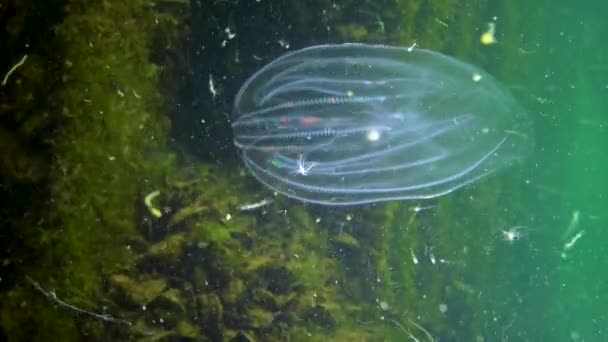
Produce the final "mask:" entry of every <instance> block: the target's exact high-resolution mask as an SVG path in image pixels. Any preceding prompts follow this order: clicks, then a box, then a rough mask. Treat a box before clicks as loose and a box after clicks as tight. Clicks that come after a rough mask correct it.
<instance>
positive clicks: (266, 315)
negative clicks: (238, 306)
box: [243, 307, 274, 329]
mask: <svg viewBox="0 0 608 342" xmlns="http://www.w3.org/2000/svg"><path fill="white" fill-rule="evenodd" d="M243 319H244V320H245V324H246V325H247V326H248V327H251V328H254V329H259V328H263V327H267V326H269V325H270V324H271V323H272V320H273V319H274V315H273V314H272V312H270V311H268V310H264V309H262V308H259V307H253V308H251V309H249V310H247V312H246V313H245V316H244V317H243Z"/></svg>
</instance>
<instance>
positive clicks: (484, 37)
mask: <svg viewBox="0 0 608 342" xmlns="http://www.w3.org/2000/svg"><path fill="white" fill-rule="evenodd" d="M495 34H496V23H494V22H489V23H488V26H487V29H486V31H485V32H484V33H482V34H481V37H479V41H480V42H481V44H483V45H492V44H496V37H495V36H494V35H495Z"/></svg>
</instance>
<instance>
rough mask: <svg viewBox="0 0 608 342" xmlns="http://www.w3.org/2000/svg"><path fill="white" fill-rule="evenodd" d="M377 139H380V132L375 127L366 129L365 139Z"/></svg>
mask: <svg viewBox="0 0 608 342" xmlns="http://www.w3.org/2000/svg"><path fill="white" fill-rule="evenodd" d="M379 139H380V132H379V131H378V130H377V129H375V128H371V129H370V130H369V131H367V140H369V141H378V140H379Z"/></svg>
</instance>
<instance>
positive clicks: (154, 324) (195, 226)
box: [1, 0, 508, 341]
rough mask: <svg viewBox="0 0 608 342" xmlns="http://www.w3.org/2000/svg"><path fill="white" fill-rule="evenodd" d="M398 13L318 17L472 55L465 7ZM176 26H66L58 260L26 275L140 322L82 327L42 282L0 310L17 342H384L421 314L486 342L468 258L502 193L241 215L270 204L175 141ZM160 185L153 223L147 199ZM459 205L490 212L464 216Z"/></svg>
mask: <svg viewBox="0 0 608 342" xmlns="http://www.w3.org/2000/svg"><path fill="white" fill-rule="evenodd" d="M396 3H397V6H396V9H395V8H391V9H385V8H381V9H380V8H378V7H377V5H374V6H376V7H372V9H376V10H379V12H378V13H380V14H381V16H382V18H381V19H382V27H380V22H378V21H377V19H378V18H375V16H372V18H371V19H373V21H370V22H369V23H366V24H364V25H362V24H358V23H352V22H350V23H349V22H348V20H345V19H344V18H340V16H339V15H338V14H337V12H335V13H333V14H332V17H331V18H330V19H324V20H336V21H341V22H340V23H337V24H336V25H335V26H334V29H335V30H336V35H337V36H339V37H341V38H342V39H346V40H360V41H369V40H372V41H376V42H391V43H399V44H401V45H404V46H411V45H412V44H413V43H414V42H416V43H417V44H418V46H421V47H424V48H432V49H447V50H450V51H453V52H454V53H455V54H456V55H459V56H470V55H472V54H474V52H471V51H477V48H476V45H475V44H476V43H475V42H476V40H477V39H478V31H476V28H477V27H479V26H480V23H477V22H473V21H472V20H473V19H471V18H478V17H479V16H478V15H477V14H476V13H472V12H471V11H469V12H468V14H467V15H462V13H463V11H462V10H459V8H460V7H461V6H462V4H458V3H456V2H454V1H448V0H446V1H422V0H419V1H397V2H396ZM165 5H167V4H165ZM174 5H178V6H183V4H181V5H180V4H179V3H178V4H171V5H170V6H174ZM345 7H346V9H345V10H353V9H352V8H348V6H345ZM180 8H182V7H180ZM345 13H348V11H346V12H345ZM344 15H345V16H346V14H344ZM338 18H340V20H338ZM294 20H295V19H294ZM180 24H181V22H180V20H179V19H178V18H174V17H173V16H171V15H167V14H166V13H159V12H158V8H157V7H156V6H155V5H154V4H152V3H150V2H147V1H137V0H136V1H123V2H114V1H104V2H100V3H95V4H89V3H87V2H81V1H71V2H69V3H67V4H66V6H65V20H63V21H62V22H61V24H59V25H57V26H56V29H55V33H56V35H57V39H58V40H59V41H60V45H61V54H62V56H61V65H62V74H61V84H62V87H61V89H62V90H61V92H59V94H57V96H58V98H60V99H61V111H60V113H61V114H60V115H61V120H60V125H58V129H57V131H56V134H54V136H53V141H52V145H53V158H52V160H53V161H54V162H53V165H52V167H51V170H50V173H49V175H50V176H49V184H50V185H49V188H50V190H49V191H50V194H49V198H50V201H49V208H48V210H49V212H50V214H49V216H48V217H45V220H46V221H45V225H44V227H45V228H44V231H45V234H50V236H49V237H48V238H47V239H45V240H44V242H43V243H42V244H43V246H42V247H44V248H46V249H47V250H48V252H47V253H48V255H47V257H48V259H45V260H47V262H49V264H53V265H55V267H54V268H51V269H46V270H40V269H37V268H36V267H32V269H31V270H28V272H35V274H36V276H37V277H38V276H40V277H41V279H40V280H41V282H42V283H43V284H45V285H46V286H49V287H51V288H55V289H57V290H58V291H57V294H58V296H59V297H61V298H64V299H65V300H66V301H68V302H73V303H75V304H77V305H78V306H82V307H84V308H86V309H87V310H91V311H97V310H96V309H98V308H100V307H101V306H102V305H108V306H109V308H110V311H111V314H112V315H116V316H118V317H123V318H125V319H128V320H130V321H132V322H133V326H132V327H131V328H127V327H120V328H107V327H106V328H107V329H108V331H103V330H102V329H103V328H104V326H103V325H101V324H99V323H98V322H97V321H95V320H90V321H86V322H85V323H84V324H78V322H77V321H75V320H73V318H74V315H73V312H69V311H68V310H65V311H61V313H60V314H59V315H57V312H58V311H60V309H57V308H54V307H52V303H51V302H49V300H48V299H47V298H44V297H40V298H37V299H34V300H33V301H24V300H23V298H28V297H30V296H28V295H27V294H24V293H27V291H31V290H32V289H31V288H28V287H27V286H25V287H20V288H17V289H15V290H14V291H12V292H11V293H10V294H9V298H10V300H9V301H10V302H11V304H10V305H11V308H12V310H15V311H16V310H20V312H21V315H20V316H18V317H14V316H13V317H10V316H9V315H8V314H7V312H8V311H6V310H2V316H1V317H2V318H1V320H2V322H3V323H2V324H3V328H4V330H5V331H6V332H8V333H10V335H11V336H12V337H13V339H14V340H19V339H22V338H20V337H21V335H20V334H21V333H20V332H19V326H20V325H21V324H24V322H28V320H29V319H31V317H35V319H34V322H35V325H37V326H38V327H39V329H40V331H41V332H40V333H39V334H40V335H36V336H39V337H41V338H42V337H43V336H45V334H48V335H47V336H55V337H57V336H62V337H63V336H65V338H63V340H70V339H76V338H75V337H74V336H78V334H79V333H82V332H83V331H85V332H86V333H88V334H91V335H94V336H104V335H106V336H107V335H109V334H110V333H115V334H119V335H120V336H123V337H124V338H125V339H127V338H150V339H159V340H162V339H168V338H180V337H182V338H183V337H188V338H200V337H201V336H205V338H208V339H210V340H229V339H231V338H234V339H237V340H256V339H257V340H281V339H283V340H284V339H287V338H289V339H290V340H295V341H298V340H302V341H315V340H319V341H321V340H323V341H326V340H336V341H343V340H349V339H350V340H370V341H373V340H378V339H379V338H378V336H385V337H386V338H392V339H393V340H398V339H403V338H404V337H406V336H405V335H404V331H403V330H402V329H401V328H400V326H407V324H408V320H412V321H415V322H419V323H420V324H421V325H422V326H424V327H427V328H429V330H431V331H432V332H433V334H437V335H441V336H450V337H463V336H466V338H468V339H469V340H470V339H471V337H472V336H475V335H476V334H477V333H478V331H480V330H481V329H482V328H481V326H480V324H481V323H480V322H479V321H476V320H475V318H474V312H476V309H477V307H478V305H479V304H478V303H477V301H476V299H475V298H476V296H477V295H478V292H477V290H476V288H475V284H476V283H478V282H479V279H480V278H481V277H482V276H484V275H485V276H486V277H490V276H491V275H492V274H493V273H492V270H489V269H488V268H487V267H488V266H483V265H484V263H483V262H481V260H483V258H484V257H485V256H486V255H487V253H488V252H487V251H486V250H485V249H483V248H469V250H468V251H466V252H463V251H462V250H461V249H462V246H467V245H470V243H471V241H483V243H482V244H483V245H485V246H491V245H492V242H493V239H494V240H495V236H494V235H492V231H491V230H488V226H490V225H492V224H496V223H495V222H496V221H494V220H492V219H491V218H494V217H503V216H501V212H500V206H501V205H500V198H501V196H504V192H507V191H508V190H505V189H501V190H500V191H499V190H497V182H494V181H489V182H485V183H483V184H481V185H480V186H479V187H478V189H477V190H475V191H473V192H468V191H467V192H465V193H462V194H457V195H455V196H450V197H446V198H442V199H440V200H439V201H438V202H437V203H431V204H430V205H431V206H433V208H432V211H421V212H417V211H415V210H411V209H412V208H414V207H415V205H413V204H412V203H407V204H406V203H402V202H393V203H387V204H382V205H378V206H376V207H375V208H371V209H369V208H368V209H365V210H356V214H355V215H353V216H354V217H355V218H354V219H353V220H350V219H344V217H346V215H342V214H343V212H341V211H338V212H336V213H331V214H330V215H325V214H324V215H321V216H319V215H318V213H316V211H315V210H314V208H312V207H307V206H301V205H299V204H294V203H293V202H290V201H288V200H284V199H281V198H275V202H273V203H272V204H270V205H269V206H268V208H265V209H264V212H265V213H266V214H258V213H247V212H240V211H239V210H238V205H240V204H242V203H247V202H248V200H247V199H249V198H254V197H258V196H259V194H255V193H251V191H250V190H247V189H246V188H245V186H244V183H245V182H246V179H245V177H242V176H239V175H236V174H235V173H236V172H235V171H229V170H226V169H224V168H222V167H216V166H213V165H208V164H203V165H201V166H200V167H197V168H194V171H192V168H191V167H190V166H191V165H193V164H200V163H201V162H200V161H198V160H195V159H194V158H192V157H190V156H184V155H182V154H178V153H176V152H174V151H170V150H169V148H168V147H167V140H168V134H169V126H170V123H169V119H168V118H167V116H165V115H164V114H163V113H162V111H161V109H162V108H163V104H164V101H165V100H166V99H165V98H164V97H163V94H161V93H160V91H159V89H167V85H165V84H163V83H162V81H163V79H162V78H161V77H163V75H164V73H163V70H165V69H164V66H163V67H161V66H159V65H158V64H155V63H153V62H151V60H152V56H154V53H153V51H151V49H152V46H153V43H152V42H153V41H154V40H155V39H157V38H158V36H157V35H161V36H163V37H169V38H170V39H168V40H167V42H166V44H164V46H165V47H167V48H168V49H175V48H178V47H180V46H182V45H181V44H183V42H179V41H173V40H171V39H177V40H179V37H177V38H176V37H175V36H173V35H174V34H175V33H174V32H175V31H174V30H175V27H176V26H179V25H180ZM444 24H447V25H448V27H446V26H445V25H444ZM298 27H299V29H300V30H303V28H304V27H306V25H305V24H301V25H300V26H298ZM429 28H432V29H429ZM182 38H183V37H182ZM157 57H158V56H157ZM160 59H162V58H160ZM231 68H238V67H236V66H231ZM166 77H168V79H170V80H175V79H177V77H176V76H170V75H169V76H166ZM165 81H166V80H165ZM209 115H210V116H213V115H215V116H218V117H219V116H221V115H223V114H222V113H215V112H214V113H209ZM32 126H34V127H36V126H37V124H36V123H35V122H34V123H32ZM11 141H14V139H13V140H11ZM7 146H9V145H7ZM7 148H8V147H7ZM16 151H17V152H15V154H17V155H21V154H23V152H22V151H20V150H16ZM10 160H15V158H11V159H10ZM32 160H35V158H34V159H32ZM28 162H29V163H33V164H36V162H35V161H28ZM19 163H20V162H19ZM179 165H188V166H189V168H190V170H189V171H187V172H186V171H183V170H180V169H179ZM24 168H25V169H28V168H29V167H28V166H26V167H24ZM34 168H35V167H34ZM16 169H17V168H15V170H16ZM16 174H21V172H16ZM34 179H40V177H34ZM154 191H159V193H160V195H159V196H158V197H156V198H155V200H154V207H155V208H158V210H159V214H155V212H151V211H150V207H149V206H146V204H145V203H144V202H145V201H144V199H145V197H146V195H148V194H150V193H152V192H154ZM265 195H270V194H266V193H265ZM469 196H474V197H475V198H476V200H475V201H468V200H467V198H469ZM425 205H426V204H425V203H421V204H420V207H424V206H425ZM463 208H466V209H463ZM462 211H466V212H474V213H476V214H475V215H473V216H475V217H480V219H474V220H470V219H467V218H464V217H462V216H460V215H459V213H460V212H462ZM431 213H432V214H431ZM478 213H483V215H477V214H478ZM338 214H340V215H338ZM348 215H349V216H350V213H349V214H348ZM318 218H319V219H320V220H317V219H318ZM504 220H505V221H507V220H508V218H505V219H504ZM480 236H481V237H483V238H482V239H481V240H480ZM477 243H479V242H477ZM429 246H431V247H432V250H429V249H428V247H429ZM431 258H435V259H434V260H435V262H432V261H431V260H432V259H431ZM442 260H444V262H443V261H442ZM45 265H47V264H44V265H41V267H42V268H43V267H44V266H45ZM463 265H468V266H467V267H465V266H463ZM484 267H485V268H484ZM108 280H109V285H108ZM108 286H109V287H110V288H109V289H108V288H107V287H108ZM453 298H458V299H459V300H460V299H462V301H463V302H465V303H466V309H463V310H462V312H463V313H462V314H461V316H460V317H459V319H462V320H465V321H467V322H469V323H470V331H463V332H460V333H459V334H456V333H454V332H450V331H446V323H445V315H444V314H443V313H442V312H441V311H440V310H439V308H440V306H441V305H442V304H446V303H447V302H449V301H451V300H453ZM449 310H450V307H449V306H448V311H449ZM389 318H390V319H389ZM362 322H363V323H362ZM369 322H371V324H369ZM114 330H115V331H114ZM410 330H412V331H416V330H415V329H410ZM117 331H118V332H117ZM415 334H416V336H417V337H418V338H423V337H424V334H422V332H421V331H416V333H415Z"/></svg>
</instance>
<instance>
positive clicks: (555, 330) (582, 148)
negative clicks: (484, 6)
mask: <svg viewBox="0 0 608 342" xmlns="http://www.w3.org/2000/svg"><path fill="white" fill-rule="evenodd" d="M513 6H514V7H517V8H518V11H517V12H518V13H519V18H517V20H516V22H514V23H513V26H512V27H511V28H507V30H508V31H509V33H510V34H517V35H519V36H520V38H519V43H518V44H517V45H518V47H519V48H522V49H524V50H526V51H528V52H530V53H529V54H528V53H526V54H524V55H521V56H519V58H517V59H515V60H512V61H511V60H509V61H508V62H507V64H508V65H509V67H510V68H511V69H512V70H513V73H514V75H513V76H512V77H513V82H515V83H517V84H518V88H520V89H518V90H516V93H518V94H519V95H520V96H524V97H528V98H529V100H530V101H528V102H527V104H528V108H529V110H530V112H531V113H532V115H534V117H535V123H536V135H537V149H536V153H535V155H534V157H533V158H534V162H533V164H534V165H533V172H532V174H531V175H530V183H529V185H530V188H529V196H528V200H527V201H526V211H527V212H528V214H529V215H530V217H533V222H531V223H530V224H529V225H530V228H531V231H530V235H529V236H528V237H527V240H528V241H527V243H529V247H530V249H531V253H530V254H527V255H525V256H522V255H518V254H517V253H514V254H513V255H505V256H504V257H505V258H513V259H514V260H516V262H517V264H516V265H515V266H514V267H517V268H520V269H528V272H532V273H534V274H535V277H534V280H533V281H531V282H529V283H526V284H518V283H517V282H516V281H513V282H511V281H509V283H508V285H507V286H506V287H505V289H504V290H505V291H504V296H505V297H509V296H517V295H522V296H523V298H522V300H521V303H520V305H517V308H516V310H515V311H514V312H513V314H514V315H515V317H514V320H513V322H514V323H513V324H512V325H511V326H510V327H509V333H510V334H515V335H511V336H513V338H512V340H515V341H517V340H520V337H522V335H517V334H516V331H517V330H518V329H521V331H522V332H523V331H525V336H526V338H527V339H529V340H534V341H602V340H605V339H606V338H607V336H606V334H607V329H606V326H607V319H608V318H607V315H606V311H605V308H606V305H607V304H608V297H607V296H606V291H607V290H608V272H607V270H606V266H607V265H608V257H607V254H606V252H607V251H608V250H607V248H606V239H607V238H608V231H607V230H606V228H607V223H608V218H607V217H606V209H607V208H608V195H607V193H606V192H607V190H608V181H607V175H608V154H607V152H606V151H607V148H608V69H607V68H606V67H607V64H606V62H607V61H608V47H607V45H606V44H605V43H604V40H605V37H606V34H608V25H607V24H606V20H605V18H604V17H603V15H602V13H603V12H605V11H606V10H607V9H608V8H607V6H606V4H605V3H602V2H599V1H586V2H581V3H576V4H574V3H571V2H568V1H533V2H521V3H518V4H517V5H515V4H514V5H513ZM577 234H578V236H580V239H578V240H576V236H577ZM574 241H576V242H574ZM512 280H513V279H512ZM497 300H498V299H497ZM517 336H519V337H517Z"/></svg>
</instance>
